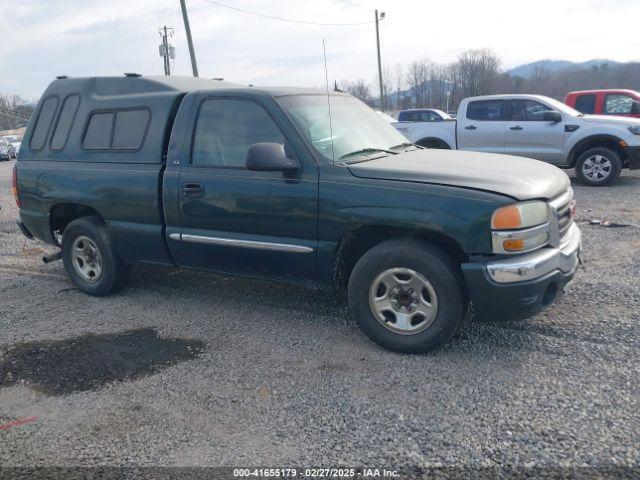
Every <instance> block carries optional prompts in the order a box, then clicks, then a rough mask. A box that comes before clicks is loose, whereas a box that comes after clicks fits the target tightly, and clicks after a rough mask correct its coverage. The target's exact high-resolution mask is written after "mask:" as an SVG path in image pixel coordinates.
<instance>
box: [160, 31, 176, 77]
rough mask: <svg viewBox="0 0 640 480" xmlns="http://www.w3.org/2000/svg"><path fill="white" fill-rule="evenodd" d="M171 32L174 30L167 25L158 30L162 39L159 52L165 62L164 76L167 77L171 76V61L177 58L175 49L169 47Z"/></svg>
mask: <svg viewBox="0 0 640 480" xmlns="http://www.w3.org/2000/svg"><path fill="white" fill-rule="evenodd" d="M169 31H170V32H171V33H173V28H168V27H167V26H166V25H165V26H164V27H162V28H160V29H158V32H159V33H160V36H161V37H162V45H160V47H159V48H158V51H159V53H160V56H161V57H162V59H163V61H164V74H165V75H167V76H168V75H171V59H172V58H175V57H176V54H175V49H174V48H173V47H172V46H171V45H169Z"/></svg>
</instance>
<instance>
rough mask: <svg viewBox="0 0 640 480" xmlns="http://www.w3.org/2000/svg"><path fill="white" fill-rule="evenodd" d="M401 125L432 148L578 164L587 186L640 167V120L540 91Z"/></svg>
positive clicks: (473, 103) (468, 102)
mask: <svg viewBox="0 0 640 480" xmlns="http://www.w3.org/2000/svg"><path fill="white" fill-rule="evenodd" d="M395 127H396V128H397V129H398V130H399V131H400V132H402V133H404V134H405V135H406V136H407V138H408V139H410V140H411V141H412V142H415V143H416V144H418V145H422V146H424V147H428V148H442V149H459V150H473V151H477V152H490V153H503V154H509V155H518V156H523V157H529V158H534V159H538V160H542V161H545V162H549V163H551V164H553V165H556V166H558V167H560V168H575V170H576V174H577V175H578V178H579V179H580V180H581V181H582V182H583V183H585V184H586V185H592V186H603V185H608V184H609V183H611V182H613V181H614V180H616V179H617V178H618V177H619V175H620V171H621V170H622V169H623V168H630V169H638V168H640V119H635V118H616V117H608V116H607V117H605V116H598V115H583V114H582V113H580V112H578V111H577V110H574V109H573V108H571V107H569V106H567V105H565V104H564V103H562V102H559V101H557V100H554V99H552V98H549V97H543V96H540V95H490V96H484V97H473V98H467V99H464V100H463V101H462V102H461V103H460V107H459V109H458V115H457V119H456V120H455V121H449V122H441V123H437V122H435V123H434V122H416V123H399V124H396V125H395Z"/></svg>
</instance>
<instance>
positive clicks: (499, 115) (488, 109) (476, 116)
mask: <svg viewBox="0 0 640 480" xmlns="http://www.w3.org/2000/svg"><path fill="white" fill-rule="evenodd" d="M505 104H506V102H505V101H504V100H480V101H477V102H469V106H468V107H467V118H468V119H469V120H479V121H485V122H499V121H506V119H507V115H506V111H505V110H506V108H505Z"/></svg>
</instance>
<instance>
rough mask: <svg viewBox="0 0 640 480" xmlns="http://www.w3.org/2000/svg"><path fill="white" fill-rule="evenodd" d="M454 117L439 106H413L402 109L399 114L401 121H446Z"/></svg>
mask: <svg viewBox="0 0 640 480" xmlns="http://www.w3.org/2000/svg"><path fill="white" fill-rule="evenodd" d="M451 119H452V117H451V115H449V114H448V113H446V112H443V111H442V110H438V109H437V108H412V109H409V110H402V111H401V112H400V114H399V115H398V121H399V122H444V121H447V120H451Z"/></svg>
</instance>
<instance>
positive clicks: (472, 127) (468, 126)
mask: <svg viewBox="0 0 640 480" xmlns="http://www.w3.org/2000/svg"><path fill="white" fill-rule="evenodd" d="M464 129H465V130H477V129H478V127H476V126H475V125H467V126H466V127H464Z"/></svg>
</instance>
